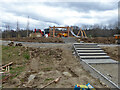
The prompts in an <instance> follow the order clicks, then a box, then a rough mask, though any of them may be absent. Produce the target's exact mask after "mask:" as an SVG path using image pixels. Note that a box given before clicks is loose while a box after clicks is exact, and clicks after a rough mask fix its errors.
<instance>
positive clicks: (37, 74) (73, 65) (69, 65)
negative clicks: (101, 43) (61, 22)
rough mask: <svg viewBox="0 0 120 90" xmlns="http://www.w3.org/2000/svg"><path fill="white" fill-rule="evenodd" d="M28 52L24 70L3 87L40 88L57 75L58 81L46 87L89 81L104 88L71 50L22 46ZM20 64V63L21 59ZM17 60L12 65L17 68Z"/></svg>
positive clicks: (71, 85) (94, 85) (96, 86)
mask: <svg viewBox="0 0 120 90" xmlns="http://www.w3.org/2000/svg"><path fill="white" fill-rule="evenodd" d="M24 50H27V51H29V54H30V60H29V61H27V62H26V63H24V64H26V65H25V66H26V67H25V70H23V71H22V73H21V74H20V75H18V76H17V77H15V78H13V79H12V80H11V79H8V80H7V82H5V83H3V87H4V88H15V87H18V88H26V87H30V88H41V87H43V86H44V85H46V84H48V83H49V82H51V81H53V80H54V79H56V78H57V77H61V79H60V81H59V82H58V83H53V84H51V85H49V86H48V87H47V88H73V87H74V85H76V84H80V85H85V84H87V83H90V84H91V85H92V86H93V87H95V88H105V86H104V85H103V83H101V82H100V81H99V80H98V79H95V78H93V77H92V76H91V75H90V74H89V72H86V71H85V70H84V69H83V67H82V65H80V62H79V61H77V58H75V56H73V55H72V51H71V50H67V49H66V50H65V49H63V48H24V47H23V48H22V47H21V51H24ZM19 61H21V65H22V60H19ZM17 66H18V65H17V62H16V64H15V65H13V67H14V68H15V67H16V68H17Z"/></svg>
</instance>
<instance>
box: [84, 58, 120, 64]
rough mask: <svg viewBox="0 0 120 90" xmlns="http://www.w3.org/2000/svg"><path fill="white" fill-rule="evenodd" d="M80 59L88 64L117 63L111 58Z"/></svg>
mask: <svg viewBox="0 0 120 90" xmlns="http://www.w3.org/2000/svg"><path fill="white" fill-rule="evenodd" d="M82 61H84V62H86V63H89V64H106V63H108V64H109V63H118V62H117V61H115V60H113V59H82Z"/></svg>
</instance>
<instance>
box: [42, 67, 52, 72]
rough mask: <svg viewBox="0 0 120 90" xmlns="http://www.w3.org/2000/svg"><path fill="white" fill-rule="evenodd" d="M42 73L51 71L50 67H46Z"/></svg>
mask: <svg viewBox="0 0 120 90" xmlns="http://www.w3.org/2000/svg"><path fill="white" fill-rule="evenodd" d="M43 70H44V71H51V70H52V67H48V68H43Z"/></svg>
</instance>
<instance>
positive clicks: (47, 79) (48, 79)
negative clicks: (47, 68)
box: [45, 78, 54, 81]
mask: <svg viewBox="0 0 120 90" xmlns="http://www.w3.org/2000/svg"><path fill="white" fill-rule="evenodd" d="M51 80H54V78H46V79H45V81H51Z"/></svg>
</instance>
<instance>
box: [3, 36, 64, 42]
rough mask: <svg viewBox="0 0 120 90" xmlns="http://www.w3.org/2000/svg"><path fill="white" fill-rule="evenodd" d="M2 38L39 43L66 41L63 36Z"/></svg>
mask: <svg viewBox="0 0 120 90" xmlns="http://www.w3.org/2000/svg"><path fill="white" fill-rule="evenodd" d="M2 40H9V41H20V42H39V43H64V41H63V39H62V38H59V37H56V38H53V37H48V38H45V37H23V38H2Z"/></svg>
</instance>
